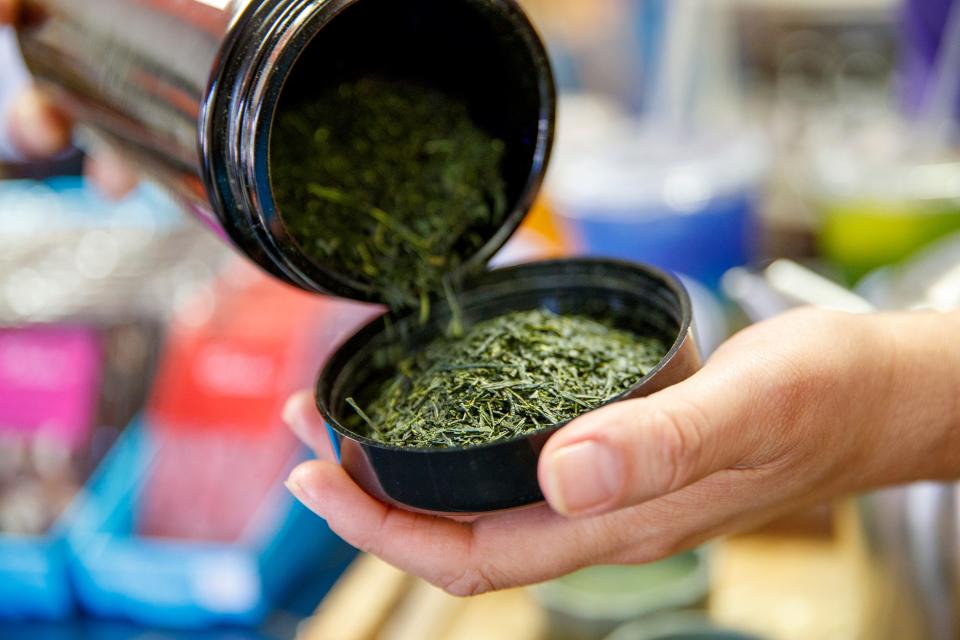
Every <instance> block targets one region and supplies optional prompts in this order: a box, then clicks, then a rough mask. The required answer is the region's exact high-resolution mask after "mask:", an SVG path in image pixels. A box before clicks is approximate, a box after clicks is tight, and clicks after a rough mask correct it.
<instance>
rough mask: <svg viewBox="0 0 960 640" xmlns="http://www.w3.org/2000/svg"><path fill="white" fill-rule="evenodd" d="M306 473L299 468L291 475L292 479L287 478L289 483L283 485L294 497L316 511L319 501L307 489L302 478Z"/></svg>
mask: <svg viewBox="0 0 960 640" xmlns="http://www.w3.org/2000/svg"><path fill="white" fill-rule="evenodd" d="M304 473H305V472H304V471H303V470H302V469H301V468H300V467H297V468H296V469H294V470H293V471H292V472H291V473H290V477H289V478H287V481H286V482H284V483H283V484H284V486H286V487H287V490H288V491H290V493H292V494H293V497H295V498H296V499H297V500H299V501H300V502H302V503H303V504H304V505H306V506H308V507H309V508H311V509H314V510H316V508H317V505H318V503H319V501H318V500H317V499H316V497H315V496H314V495H313V494H312V493H310V492H309V491H308V490H307V489H306V488H305V485H304V482H303V480H302V478H301V477H300V476H302V475H303V474H304Z"/></svg>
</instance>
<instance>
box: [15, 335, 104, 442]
mask: <svg viewBox="0 0 960 640" xmlns="http://www.w3.org/2000/svg"><path fill="white" fill-rule="evenodd" d="M100 367H101V357H100V346H99V340H98V339H97V334H96V332H95V331H93V330H90V329H80V328H58V327H51V328H48V327H37V328H27V329H0V434H2V433H4V432H6V433H11V432H12V433H17V434H20V435H24V436H42V437H45V438H52V439H55V440H56V441H57V442H60V443H61V444H64V445H66V446H68V447H71V448H75V447H78V446H80V445H82V444H83V442H84V441H85V439H86V437H87V435H88V434H89V432H90V429H91V426H92V422H93V419H94V412H95V411H96V410H97V402H98V397H99V393H98V392H99V386H100V374H101V372H100Z"/></svg>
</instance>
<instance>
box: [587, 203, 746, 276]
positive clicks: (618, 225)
mask: <svg viewBox="0 0 960 640" xmlns="http://www.w3.org/2000/svg"><path fill="white" fill-rule="evenodd" d="M756 201H757V195H756V194H754V193H751V192H747V191H741V192H739V193H732V194H729V195H723V196H721V197H718V198H715V199H712V200H711V201H710V202H709V203H707V204H706V205H705V206H703V207H702V208H699V209H698V210H697V211H695V212H693V213H692V214H684V213H678V212H676V211H672V210H670V209H669V208H668V207H666V206H663V207H662V208H646V209H641V208H637V209H632V210H631V211H630V214H631V215H630V217H629V218H625V217H623V216H620V217H619V218H618V217H617V216H618V214H620V213H621V212H617V211H611V210H609V209H604V208H603V207H597V208H593V209H590V208H584V209H582V210H580V211H578V213H577V217H576V219H575V220H574V221H573V225H574V229H575V231H574V233H576V235H577V238H578V239H579V242H580V243H581V246H582V248H583V250H584V251H585V252H586V253H587V254H589V255H596V256H604V257H611V258H622V259H625V260H633V261H643V262H646V263H649V264H653V265H655V266H657V267H660V268H661V269H666V270H667V271H672V272H675V273H682V274H685V275H689V276H691V277H693V278H695V279H696V280H698V281H699V282H702V283H704V284H706V285H707V286H708V287H710V288H711V289H714V290H715V289H717V288H718V286H719V284H720V279H721V278H722V277H723V274H724V273H726V272H727V271H728V270H729V269H732V268H733V267H737V266H741V265H745V264H749V263H751V262H753V261H754V259H755V258H756V257H757V255H758V247H759V243H760V237H759V225H758V222H757V215H756V212H757V202H756Z"/></svg>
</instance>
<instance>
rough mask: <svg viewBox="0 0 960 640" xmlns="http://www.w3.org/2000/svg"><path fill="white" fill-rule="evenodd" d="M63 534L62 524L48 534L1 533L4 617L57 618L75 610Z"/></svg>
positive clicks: (1, 614) (0, 613)
mask: <svg viewBox="0 0 960 640" xmlns="http://www.w3.org/2000/svg"><path fill="white" fill-rule="evenodd" d="M62 534H63V529H62V527H59V526H58V527H55V528H54V529H53V530H52V531H51V532H50V534H49V535H47V536H37V537H28V536H0V620H2V619H10V618H52V619H57V618H63V617H66V616H67V615H69V614H70V613H71V612H72V611H73V593H72V590H71V589H70V581H69V578H68V572H67V565H68V554H67V545H66V541H65V540H64V537H63V535H62ZM0 625H2V623H0Z"/></svg>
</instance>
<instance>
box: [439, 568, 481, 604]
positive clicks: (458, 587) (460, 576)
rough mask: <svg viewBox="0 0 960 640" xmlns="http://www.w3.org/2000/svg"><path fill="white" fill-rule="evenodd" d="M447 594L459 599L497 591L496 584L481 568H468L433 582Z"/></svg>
mask: <svg viewBox="0 0 960 640" xmlns="http://www.w3.org/2000/svg"><path fill="white" fill-rule="evenodd" d="M432 584H433V585H434V586H436V587H439V588H440V589H443V590H444V591H445V592H446V593H448V594H449V595H451V596H454V597H457V598H468V597H471V596H478V595H482V594H484V593H489V592H490V591H495V590H496V589H497V585H496V583H495V582H494V581H493V580H492V579H490V578H489V577H488V575H487V573H486V572H485V571H484V570H483V569H482V568H480V567H475V566H468V567H465V568H464V569H463V570H461V571H459V572H457V573H455V574H453V575H451V576H447V577H441V578H440V579H438V580H436V581H434V582H432Z"/></svg>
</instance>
